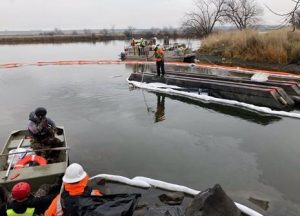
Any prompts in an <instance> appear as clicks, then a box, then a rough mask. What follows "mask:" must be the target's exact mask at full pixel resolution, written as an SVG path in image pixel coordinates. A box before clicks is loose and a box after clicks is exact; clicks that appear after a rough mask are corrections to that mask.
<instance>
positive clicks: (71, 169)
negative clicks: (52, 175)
mask: <svg viewBox="0 0 300 216" xmlns="http://www.w3.org/2000/svg"><path fill="white" fill-rule="evenodd" d="M86 176H87V174H86V172H85V171H84V170H83V168H82V166H81V165H79V164H78V163H72V164H71V165H70V166H68V168H67V169H66V172H65V175H64V177H63V181H64V182H66V183H75V182H79V181H81V180H82V179H84V178H85V177H86Z"/></svg>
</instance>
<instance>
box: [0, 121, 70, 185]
mask: <svg viewBox="0 0 300 216" xmlns="http://www.w3.org/2000/svg"><path fill="white" fill-rule="evenodd" d="M60 129H62V130H63V134H62V135H56V137H57V138H58V139H60V140H61V141H62V142H63V147H67V142H66V138H65V133H64V129H63V128H62V127H60ZM23 138H24V140H22V139H23ZM20 142H22V144H21V146H20V147H22V148H28V147H30V137H29V134H28V131H27V130H19V131H13V132H12V133H11V134H10V136H9V138H8V139H7V141H6V144H5V145H4V147H3V149H2V151H1V154H7V153H8V152H9V151H10V150H12V149H16V148H17V147H18V145H19V144H20ZM7 159H8V156H2V157H1V158H0V184H1V185H3V186H5V187H6V188H7V189H8V190H9V189H10V188H11V187H12V185H14V184H15V183H17V182H20V181H24V180H25V181H27V182H29V183H30V184H31V185H32V187H33V190H34V189H36V188H38V187H39V186H40V185H41V184H53V183H55V182H56V181H57V178H59V177H60V176H62V175H63V174H64V172H65V170H66V168H67V166H68V152H67V151H66V150H62V151H60V154H59V157H58V161H59V162H57V163H52V164H47V165H45V166H33V167H25V168H22V169H11V170H10V172H9V175H8V178H5V176H6V173H7V170H6V169H7ZM14 177H15V178H14Z"/></svg>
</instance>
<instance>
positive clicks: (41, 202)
mask: <svg viewBox="0 0 300 216" xmlns="http://www.w3.org/2000/svg"><path fill="white" fill-rule="evenodd" d="M54 197H55V194H54V195H47V196H44V197H34V196H33V195H30V196H29V198H28V199H27V200H25V201H23V202H17V201H15V200H14V201H12V202H8V203H7V204H5V205H3V206H1V208H0V215H1V216H7V214H6V210H7V209H13V210H14V211H15V212H16V213H18V214H21V213H24V212H25V211H26V209H27V208H35V211H34V214H37V215H40V214H43V213H44V212H45V211H46V209H47V208H48V207H49V205H50V204H51V202H52V200H53V199H54Z"/></svg>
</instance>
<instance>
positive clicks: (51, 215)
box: [45, 176, 102, 216]
mask: <svg viewBox="0 0 300 216" xmlns="http://www.w3.org/2000/svg"><path fill="white" fill-rule="evenodd" d="M88 180H89V177H88V176H86V177H85V178H84V179H83V180H82V181H80V182H79V183H77V184H66V183H64V191H63V192H62V193H61V194H58V195H57V196H56V197H55V199H54V200H53V201H52V203H51V205H50V206H49V208H48V209H47V211H46V212H45V216H64V209H65V208H68V206H69V204H70V203H68V202H72V203H73V202H75V201H76V199H77V198H78V199H80V196H89V195H96V196H101V195H102V194H101V192H100V191H99V190H93V189H91V188H90V187H88V186H87V183H88ZM66 202H67V203H66Z"/></svg>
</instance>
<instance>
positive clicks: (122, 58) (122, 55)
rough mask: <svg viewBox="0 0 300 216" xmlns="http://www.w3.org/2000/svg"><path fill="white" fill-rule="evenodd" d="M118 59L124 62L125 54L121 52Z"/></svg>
mask: <svg viewBox="0 0 300 216" xmlns="http://www.w3.org/2000/svg"><path fill="white" fill-rule="evenodd" d="M120 58H121V60H122V61H124V60H126V54H125V53H124V52H121V54H120Z"/></svg>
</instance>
